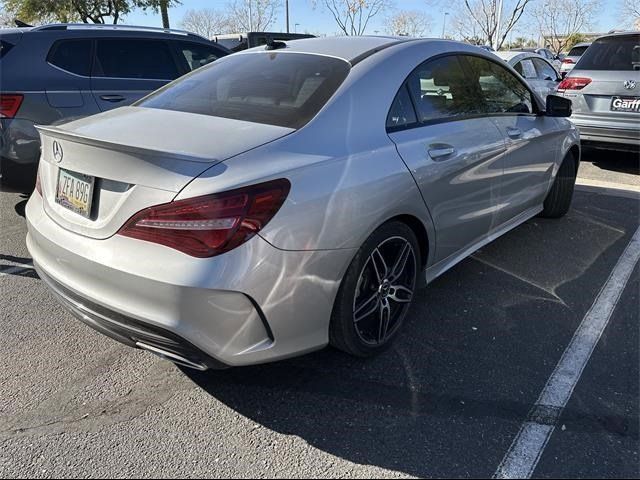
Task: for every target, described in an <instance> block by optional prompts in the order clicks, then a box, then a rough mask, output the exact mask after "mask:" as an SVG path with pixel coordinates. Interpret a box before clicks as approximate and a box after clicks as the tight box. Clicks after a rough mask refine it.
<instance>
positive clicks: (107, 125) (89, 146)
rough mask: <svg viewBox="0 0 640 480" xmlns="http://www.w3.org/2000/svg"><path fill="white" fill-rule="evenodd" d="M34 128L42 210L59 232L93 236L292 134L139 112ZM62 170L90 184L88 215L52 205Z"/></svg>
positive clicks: (188, 116)
mask: <svg viewBox="0 0 640 480" xmlns="http://www.w3.org/2000/svg"><path fill="white" fill-rule="evenodd" d="M38 129H39V130H40V134H41V139H42V158H41V160H42V161H41V166H40V183H41V186H42V190H43V196H44V208H45V211H46V212H47V214H48V215H49V216H50V217H51V218H52V219H53V220H54V221H55V222H56V223H58V224H59V225H60V226H62V227H63V228H65V229H67V230H70V231H73V232H76V233H79V234H81V235H85V236H88V237H92V238H98V239H102V238H108V237H110V236H112V235H113V234H115V233H116V232H117V231H118V230H119V229H120V227H121V226H122V225H123V224H124V223H125V222H126V221H127V220H128V219H129V218H130V217H131V216H132V215H133V214H135V213H137V212H138V211H140V210H142V209H143V208H146V207H149V206H152V205H157V204H160V203H166V202H170V201H171V200H173V199H174V198H175V196H176V194H177V193H178V192H179V191H180V190H182V189H183V188H184V187H185V186H186V185H187V184H188V183H189V182H190V181H191V180H193V179H194V178H195V177H197V176H198V175H200V174H202V173H203V172H204V171H205V170H207V169H208V168H210V167H212V166H213V165H216V164H218V163H220V162H222V161H224V160H226V159H228V158H230V157H233V156H235V155H238V154H240V153H243V152H246V151H248V150H251V149H253V148H256V147H259V146H260V145H264V144H266V143H269V142H271V141H273V140H276V139H278V138H280V137H282V136H284V135H287V134H289V133H291V132H292V131H293V130H292V129H289V128H284V127H276V126H272V125H263V124H256V123H250V122H244V121H240V120H231V119H225V118H219V117H211V116H204V115H197V114H191V113H184V112H177V111H169V110H159V109H148V108H141V107H123V108H119V109H116V110H112V111H109V112H105V113H102V114H99V115H95V116H92V117H88V118H85V119H81V120H76V121H73V122H70V123H67V124H64V125H60V126H55V127H52V126H46V127H38ZM61 169H64V170H66V171H69V172H72V173H75V174H81V175H83V176H88V177H89V178H94V179H95V180H94V184H93V192H92V194H91V196H90V202H91V209H90V213H89V216H88V217H85V216H82V215H80V214H78V213H75V212H74V211H72V210H70V209H68V208H66V207H64V206H62V205H61V204H59V203H58V202H56V194H57V190H58V181H59V177H60V175H61V174H60V171H61ZM63 176H64V175H63Z"/></svg>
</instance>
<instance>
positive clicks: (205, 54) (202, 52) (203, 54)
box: [178, 42, 220, 71]
mask: <svg viewBox="0 0 640 480" xmlns="http://www.w3.org/2000/svg"><path fill="white" fill-rule="evenodd" d="M178 50H179V51H180V55H182V58H184V59H185V61H186V62H187V65H188V67H189V71H191V70H195V69H196V68H200V67H204V66H205V65H207V64H209V63H211V62H213V61H214V60H217V59H218V57H220V53H219V52H218V50H216V49H215V48H213V47H209V46H207V45H201V44H199V43H182V42H181V43H180V44H179V45H178Z"/></svg>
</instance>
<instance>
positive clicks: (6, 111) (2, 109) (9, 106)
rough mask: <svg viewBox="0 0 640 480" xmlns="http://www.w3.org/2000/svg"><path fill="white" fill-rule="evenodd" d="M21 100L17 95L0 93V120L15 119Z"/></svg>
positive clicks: (20, 96)
mask: <svg viewBox="0 0 640 480" xmlns="http://www.w3.org/2000/svg"><path fill="white" fill-rule="evenodd" d="M23 98H24V97H23V96H22V95H18V94H7V93H0V118H13V117H15V116H16V113H18V109H19V108H20V105H22V99H23Z"/></svg>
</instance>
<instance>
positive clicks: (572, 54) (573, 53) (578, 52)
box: [568, 46, 589, 57]
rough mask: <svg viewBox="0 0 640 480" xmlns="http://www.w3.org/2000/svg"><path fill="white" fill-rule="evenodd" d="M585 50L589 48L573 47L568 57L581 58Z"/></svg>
mask: <svg viewBox="0 0 640 480" xmlns="http://www.w3.org/2000/svg"><path fill="white" fill-rule="evenodd" d="M587 48H589V46H584V47H573V48H572V49H571V50H569V55H568V56H569V57H579V56H581V55H582V54H583V53H584V52H585V51H586V50H587Z"/></svg>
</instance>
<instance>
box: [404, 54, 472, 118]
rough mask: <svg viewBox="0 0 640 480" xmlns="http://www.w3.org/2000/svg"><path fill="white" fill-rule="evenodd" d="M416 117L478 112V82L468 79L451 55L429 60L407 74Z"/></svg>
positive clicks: (448, 115)
mask: <svg viewBox="0 0 640 480" xmlns="http://www.w3.org/2000/svg"><path fill="white" fill-rule="evenodd" d="M407 85H408V87H409V92H410V93H411V97H412V99H413V103H414V104H415V106H416V111H417V113H418V121H420V122H428V121H432V120H441V119H446V118H449V117H456V116H464V115H473V114H478V113H480V112H481V111H482V105H481V103H482V96H481V92H480V90H479V88H478V84H477V83H476V84H474V83H472V82H469V81H468V78H467V77H466V75H465V72H464V68H463V66H462V63H461V62H460V60H459V58H458V57H457V56H455V55H451V56H447V57H441V58H437V59H435V60H429V61H427V62H425V63H423V64H422V65H420V66H419V67H418V68H416V69H415V70H414V71H413V73H411V75H409V78H407Z"/></svg>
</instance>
